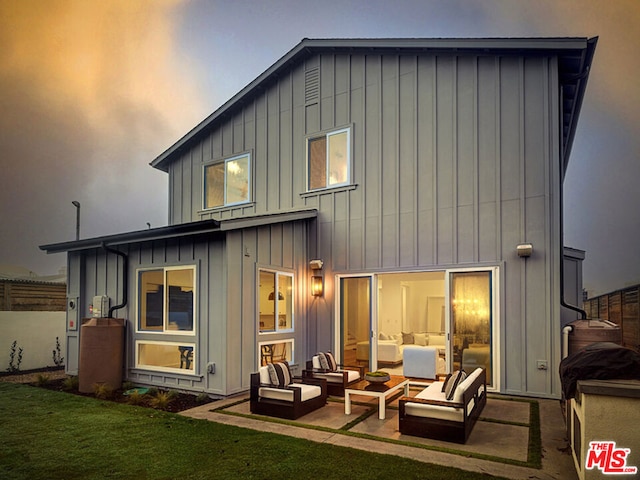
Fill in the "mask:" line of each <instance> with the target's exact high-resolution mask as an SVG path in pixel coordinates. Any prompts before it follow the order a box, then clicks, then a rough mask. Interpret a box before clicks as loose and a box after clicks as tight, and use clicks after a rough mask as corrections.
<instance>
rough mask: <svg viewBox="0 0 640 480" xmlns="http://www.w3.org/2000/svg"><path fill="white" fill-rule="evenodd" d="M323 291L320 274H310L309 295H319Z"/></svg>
mask: <svg viewBox="0 0 640 480" xmlns="http://www.w3.org/2000/svg"><path fill="white" fill-rule="evenodd" d="M323 291H324V286H323V284H322V275H312V276H311V295H313V296H314V297H321V296H322V293H323Z"/></svg>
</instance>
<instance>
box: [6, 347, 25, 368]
mask: <svg viewBox="0 0 640 480" xmlns="http://www.w3.org/2000/svg"><path fill="white" fill-rule="evenodd" d="M16 353H17V355H18V358H17V359H16ZM21 363H22V347H18V341H17V340H14V341H13V343H12V344H11V350H10V352H9V368H7V372H19V371H20V364H21Z"/></svg>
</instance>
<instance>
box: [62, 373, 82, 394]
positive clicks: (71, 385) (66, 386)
mask: <svg viewBox="0 0 640 480" xmlns="http://www.w3.org/2000/svg"><path fill="white" fill-rule="evenodd" d="M79 385H80V382H79V380H78V377H67V378H65V379H64V381H63V382H62V389H63V390H65V391H67V392H75V391H76V390H78V386H79Z"/></svg>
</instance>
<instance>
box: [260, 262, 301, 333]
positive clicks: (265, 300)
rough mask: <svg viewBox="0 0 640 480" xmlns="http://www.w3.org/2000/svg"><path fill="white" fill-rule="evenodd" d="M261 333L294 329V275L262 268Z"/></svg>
mask: <svg viewBox="0 0 640 480" xmlns="http://www.w3.org/2000/svg"><path fill="white" fill-rule="evenodd" d="M259 278H260V286H259V289H258V292H259V296H260V299H259V308H260V315H259V325H258V331H259V332H260V333H269V332H281V331H291V330H293V275H292V274H289V273H282V272H272V271H268V270H260V275H259Z"/></svg>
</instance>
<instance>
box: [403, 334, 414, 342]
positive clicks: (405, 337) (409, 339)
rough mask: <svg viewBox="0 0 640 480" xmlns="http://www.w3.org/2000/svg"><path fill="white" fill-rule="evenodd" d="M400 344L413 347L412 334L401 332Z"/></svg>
mask: <svg viewBox="0 0 640 480" xmlns="http://www.w3.org/2000/svg"><path fill="white" fill-rule="evenodd" d="M402 343H404V344H405V345H413V333H404V332H402Z"/></svg>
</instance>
